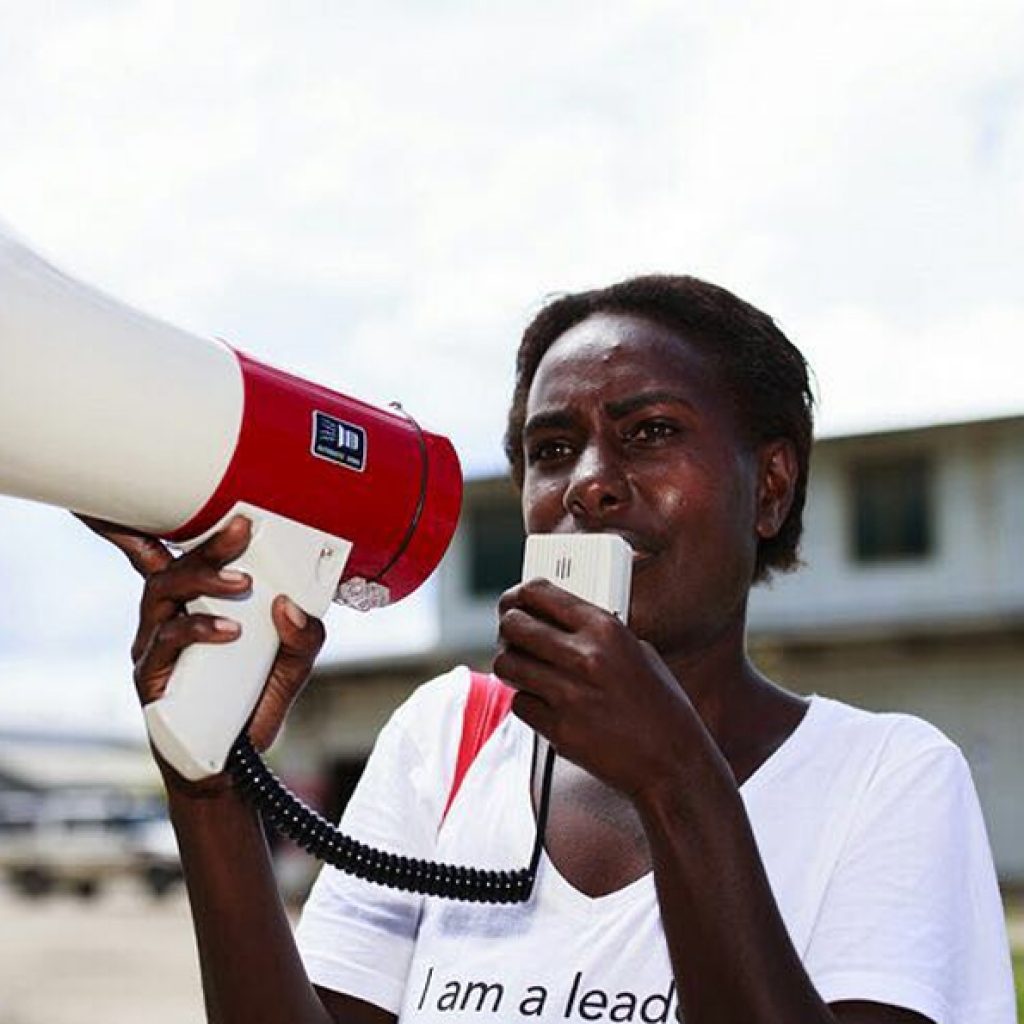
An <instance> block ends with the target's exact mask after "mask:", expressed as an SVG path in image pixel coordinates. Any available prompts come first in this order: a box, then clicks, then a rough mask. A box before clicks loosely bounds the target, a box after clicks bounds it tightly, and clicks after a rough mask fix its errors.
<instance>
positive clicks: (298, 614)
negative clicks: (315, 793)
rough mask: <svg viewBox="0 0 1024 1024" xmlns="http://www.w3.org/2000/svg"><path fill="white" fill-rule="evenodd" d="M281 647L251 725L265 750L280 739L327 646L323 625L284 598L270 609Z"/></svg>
mask: <svg viewBox="0 0 1024 1024" xmlns="http://www.w3.org/2000/svg"><path fill="white" fill-rule="evenodd" d="M271 613H272V615H273V619H274V626H275V627H276V629H277V634H278V637H279V638H280V640H281V646H280V648H279V649H278V652H277V658H276V659H275V661H274V665H273V668H271V670H270V676H269V678H268V679H267V685H266V687H265V689H264V691H263V695H262V696H261V697H260V701H259V703H258V704H257V705H256V711H255V712H254V714H253V716H252V719H251V720H250V722H249V737H250V739H251V740H252V742H253V745H254V746H255V747H256V748H257V750H266V749H267V747H269V746H270V745H271V744H272V743H273V742H274V739H275V738H276V737H277V734H278V732H279V731H280V729H281V725H282V723H283V722H284V720H285V717H286V716H287V714H288V711H289V710H290V709H291V706H292V704H293V703H294V702H295V698H296V697H298V695H299V694H300V693H301V692H302V688H303V686H305V684H306V680H307V679H308V678H309V673H310V671H311V670H312V668H313V662H314V661H315V660H316V656H317V655H318V654H319V653H320V648H321V647H322V646H323V643H324V635H325V634H324V627H323V623H322V622H321V621H320V620H319V619H317V618H314V617H313V616H311V615H307V614H306V613H305V612H304V611H303V610H302V609H301V608H299V606H298V605H297V604H295V602H294V601H292V600H290V599H289V598H287V597H284V596H283V595H280V596H278V597H277V598H275V600H274V604H273V606H272V609H271Z"/></svg>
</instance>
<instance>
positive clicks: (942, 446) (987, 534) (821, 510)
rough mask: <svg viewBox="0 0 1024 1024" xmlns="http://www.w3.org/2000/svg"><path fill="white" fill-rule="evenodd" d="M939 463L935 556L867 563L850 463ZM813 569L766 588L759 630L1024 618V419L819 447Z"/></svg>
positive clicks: (810, 520)
mask: <svg viewBox="0 0 1024 1024" xmlns="http://www.w3.org/2000/svg"><path fill="white" fill-rule="evenodd" d="M916 454H923V455H925V456H927V457H930V458H931V459H932V460H933V463H934V481H933V482H934V492H933V499H934V500H933V511H934V516H935V520H934V532H935V546H934V551H933V553H932V554H931V555H930V556H929V557H926V558H921V559H907V560H893V561H891V562H888V563H885V562H882V563H873V564H858V563H857V562H856V561H855V560H853V559H852V557H851V554H850V537H851V533H852V526H851V522H850V514H851V512H850V510H851V494H850V476H849V468H850V467H851V465H852V464H853V463H854V462H855V461H856V460H859V459H860V460H862V459H864V458H866V457H870V458H879V457H898V456H901V455H916ZM804 522H805V534H804V542H803V546H802V555H803V559H804V561H805V563H806V566H805V568H804V569H802V570H801V571H800V572H798V573H795V574H793V575H789V576H783V577H780V578H779V579H778V580H776V581H775V582H774V583H773V584H772V585H771V586H770V587H766V588H758V589H757V590H755V592H754V594H753V595H752V599H751V614H750V624H751V628H752V629H764V630H778V629H785V630H789V631H794V630H808V629H811V630H822V629H832V628H836V627H846V626H857V627H862V626H884V627H885V628H888V629H892V628H896V627H899V626H903V625H908V624H914V623H926V622H932V623H938V622H941V621H948V620H962V619H969V620H979V619H984V618H986V617H992V616H1003V615H1015V616H1021V617H1024V573H1021V572H1020V571H1019V566H1021V565H1024V529H1022V527H1024V420H1020V419H1015V420H1003V421H995V422H993V423H980V424H965V425H958V426H950V427H941V428H931V429H928V430H920V431H906V432H900V433H897V434H883V435H879V436H877V437H873V436H868V437H858V438H839V439H835V440H831V441H826V442H823V443H821V444H819V446H818V448H817V449H816V454H815V457H814V463H813V469H812V475H811V487H810V489H809V492H808V501H807V510H806V513H805V516H804Z"/></svg>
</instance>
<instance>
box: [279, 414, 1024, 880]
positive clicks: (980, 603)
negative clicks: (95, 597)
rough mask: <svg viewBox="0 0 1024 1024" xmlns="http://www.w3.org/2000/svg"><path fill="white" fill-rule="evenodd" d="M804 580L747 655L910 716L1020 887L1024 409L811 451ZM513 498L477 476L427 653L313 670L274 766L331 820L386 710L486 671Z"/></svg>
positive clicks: (505, 569)
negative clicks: (973, 800) (435, 684)
mask: <svg viewBox="0 0 1024 1024" xmlns="http://www.w3.org/2000/svg"><path fill="white" fill-rule="evenodd" d="M805 523H806V527H805V530H806V532H805V539H804V544H803V549H802V551H803V558H804V561H805V563H806V565H805V567H804V568H803V569H802V570H801V571H800V572H798V573H795V574H792V575H789V576H784V577H780V578H779V579H778V580H777V581H775V582H774V583H773V584H772V585H770V586H768V587H764V588H758V590H756V591H755V594H754V596H753V598H752V605H751V614H750V647H751V650H752V653H753V655H754V657H755V660H757V661H758V663H759V664H760V665H762V667H763V668H764V669H765V670H766V671H767V672H768V673H769V674H770V675H772V676H773V677H774V678H776V679H779V680H780V681H782V682H783V683H785V684H786V685H788V686H789V687H791V688H792V689H795V690H797V691H800V692H804V693H811V692H816V693H820V694H824V695H828V696H832V697H836V698H839V699H841V700H847V701H850V702H851V703H855V704H858V705H861V706H863V707H869V708H875V709H884V710H903V711H909V712H912V713H915V714H918V715H921V716H922V717H924V718H926V719H928V720H929V721H931V722H933V723H934V724H935V725H937V726H938V727H939V728H941V729H942V730H943V731H944V732H945V733H946V734H947V735H949V736H950V737H951V738H952V739H953V740H955V741H956V742H957V743H958V744H959V745H960V746H961V748H962V749H963V751H964V753H965V754H966V756H967V758H968V760H969V761H970V763H971V766H972V768H973V771H974V776H975V781H976V783H977V786H978V790H979V793H980V796H981V800H982V804H983V806H984V809H985V812H986V817H987V821H988V826H989V831H990V834H991V838H992V843H993V848H994V851H995V856H996V862H997V866H998V868H999V871H1000V874H1001V877H1002V878H1003V880H1004V882H1006V883H1007V884H1024V800H1022V799H1021V782H1020V780H1021V779H1024V742H1021V736H1022V735H1024V571H1022V570H1024V416H1017V417H1008V418H1002V419H993V420H983V421H975V422H967V423H955V424H943V425H933V426H927V427H921V428H918V429H905V430H894V431H885V432H879V433H873V434H861V435H857V436H844V437H833V438H827V439H825V440H822V441H819V442H818V444H817V446H816V449H815V454H814V459H813V466H812V476H811V486H810V488H809V494H808V506H807V512H806V516H805ZM521 551H522V532H521V526H520V518H519V512H518V503H517V499H516V496H515V494H514V492H513V491H512V488H511V487H510V486H509V484H508V483H507V481H505V480H504V479H503V478H490V479H481V480H475V481H472V482H470V483H469V485H468V487H467V492H466V503H465V508H464V513H463V518H462V522H461V524H460V528H459V531H458V533H457V535H456V537H455V540H454V542H453V544H452V548H451V550H450V551H449V553H448V555H447V556H446V559H445V561H444V563H443V566H442V568H441V570H440V585H439V610H438V615H439V623H440V628H439V640H438V643H437V645H436V646H435V647H434V648H433V649H431V650H430V651H427V652H423V653H420V654H416V655H407V656H403V657H400V658H394V657H391V658H386V657H382V658H380V659H375V660H373V661H363V662H360V663H346V664H335V665H330V666H326V667H324V668H322V669H321V670H320V671H319V672H318V675H317V681H316V683H315V684H314V685H312V686H311V687H310V688H309V689H308V690H307V693H306V695H305V696H304V697H303V700H302V702H301V703H300V705H299V706H298V707H297V708H296V710H295V711H294V712H293V714H292V718H291V720H290V721H289V728H288V732H287V737H286V742H285V743H284V744H283V750H282V751H281V753H280V755H279V757H280V763H281V764H282V766H283V767H284V769H285V771H286V773H287V774H289V775H290V776H291V777H293V778H296V779H298V780H299V781H300V783H301V784H302V787H303V788H304V789H305V790H306V791H307V792H309V793H312V794H314V795H316V796H317V797H318V798H319V801H320V802H321V803H322V804H324V805H325V807H326V808H327V809H328V810H329V811H331V812H332V813H333V812H336V811H337V810H338V808H339V807H340V806H341V805H342V804H343V802H344V800H345V798H346V796H347V794H348V792H350V790H351V787H352V786H353V785H354V783H355V780H356V779H357V778H358V774H359V771H360V769H361V766H362V762H363V760H364V759H365V757H366V754H367V752H368V749H369V747H370V745H371V743H372V741H373V738H374V736H375V735H376V733H377V731H378V730H379V729H380V727H381V725H382V724H383V722H384V721H385V719H386V717H387V715H388V714H389V712H390V710H391V709H392V708H393V707H394V706H395V705H396V704H397V703H399V702H400V701H401V700H402V699H403V698H404V697H405V696H406V694H408V693H409V692H410V691H411V689H412V688H413V687H414V686H415V685H416V684H417V683H419V682H421V681H423V680H424V679H427V678H429V677H431V676H432V675H435V674H437V673H438V672H441V671H444V670H445V669H447V668H448V667H450V666H451V665H452V664H456V663H458V662H460V661H464V662H468V663H469V664H472V665H474V666H477V667H486V666H487V664H488V662H489V660H490V657H491V647H492V643H493V638H494V633H495V620H494V602H495V598H496V596H497V595H498V594H499V593H500V592H501V591H502V590H503V589H505V587H506V586H508V585H509V584H510V583H513V582H515V580H516V579H517V578H518V576H519V571H520V570H519V566H520V562H521Z"/></svg>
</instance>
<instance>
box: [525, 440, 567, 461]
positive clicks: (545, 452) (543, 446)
mask: <svg viewBox="0 0 1024 1024" xmlns="http://www.w3.org/2000/svg"><path fill="white" fill-rule="evenodd" d="M570 451H571V449H570V447H569V444H568V442H566V441H538V442H537V443H536V444H532V445H530V447H529V448H528V449H527V452H526V457H527V460H528V461H529V462H530V463H531V464H533V463H535V462H554V461H555V460H557V459H562V458H565V456H567V455H568V454H569V453H570Z"/></svg>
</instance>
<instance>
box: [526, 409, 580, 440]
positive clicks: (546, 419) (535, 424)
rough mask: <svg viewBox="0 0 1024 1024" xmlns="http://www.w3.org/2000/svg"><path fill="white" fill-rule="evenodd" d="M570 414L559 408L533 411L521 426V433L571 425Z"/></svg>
mask: <svg viewBox="0 0 1024 1024" xmlns="http://www.w3.org/2000/svg"><path fill="white" fill-rule="evenodd" d="M572 423H573V419H572V416H570V415H569V413H568V412H564V411H562V410H560V409H557V410H552V411H551V412H538V413H534V414H533V415H532V416H531V417H530V418H529V419H528V420H527V421H526V425H525V426H524V427H523V434H524V435H526V434H532V433H534V432H536V431H538V430H565V429H567V428H568V427H571V426H572Z"/></svg>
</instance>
